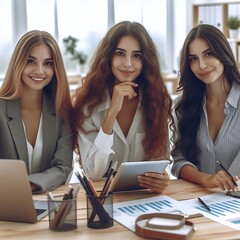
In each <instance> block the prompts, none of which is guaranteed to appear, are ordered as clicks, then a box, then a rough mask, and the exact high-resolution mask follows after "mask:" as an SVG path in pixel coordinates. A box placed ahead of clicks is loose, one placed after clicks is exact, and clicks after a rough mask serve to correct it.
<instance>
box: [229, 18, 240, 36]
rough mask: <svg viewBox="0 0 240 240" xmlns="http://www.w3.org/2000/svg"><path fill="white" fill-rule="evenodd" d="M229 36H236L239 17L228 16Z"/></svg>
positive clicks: (239, 21) (239, 23) (239, 25)
mask: <svg viewBox="0 0 240 240" xmlns="http://www.w3.org/2000/svg"><path fill="white" fill-rule="evenodd" d="M227 24H228V28H229V37H230V38H238V28H239V27H240V19H239V18H238V17H237V16H235V17H229V18H228V22H227Z"/></svg>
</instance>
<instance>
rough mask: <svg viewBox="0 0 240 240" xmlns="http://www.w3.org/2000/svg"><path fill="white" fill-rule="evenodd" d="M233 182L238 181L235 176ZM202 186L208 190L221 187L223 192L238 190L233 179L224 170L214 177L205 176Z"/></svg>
mask: <svg viewBox="0 0 240 240" xmlns="http://www.w3.org/2000/svg"><path fill="white" fill-rule="evenodd" d="M233 180H234V181H238V177H237V176H234V177H233ZM202 185H203V187H207V188H213V187H219V188H221V189H222V190H233V191H235V190H236V187H235V186H234V184H233V182H232V180H231V178H230V177H229V176H228V174H227V173H226V172H225V171H224V170H221V171H219V172H217V173H216V174H214V175H205V176H204V177H203V179H202Z"/></svg>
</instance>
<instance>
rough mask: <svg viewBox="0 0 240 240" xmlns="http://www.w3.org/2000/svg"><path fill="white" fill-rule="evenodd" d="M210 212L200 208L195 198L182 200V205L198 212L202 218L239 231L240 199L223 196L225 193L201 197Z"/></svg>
mask: <svg viewBox="0 0 240 240" xmlns="http://www.w3.org/2000/svg"><path fill="white" fill-rule="evenodd" d="M201 199H202V200H203V201H204V202H205V203H206V204H207V205H208V207H209V208H210V210H211V211H208V210H207V209H206V208H205V207H204V206H202V205H201V204H200V203H199V201H198V200H197V198H195V199H190V200H184V201H182V202H183V203H184V204H186V205H188V206H191V207H193V208H195V209H196V210H198V211H200V212H201V213H202V214H203V215H204V217H207V218H210V219H212V220H213V221H216V222H219V223H221V224H224V225H226V226H229V227H232V228H234V229H236V230H240V198H234V197H230V196H227V195H225V193H213V194H210V195H206V196H203V197H201Z"/></svg>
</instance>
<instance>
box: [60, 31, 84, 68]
mask: <svg viewBox="0 0 240 240" xmlns="http://www.w3.org/2000/svg"><path fill="white" fill-rule="evenodd" d="M78 42H79V39H77V38H75V37H72V36H71V35H69V36H68V37H66V38H64V39H63V44H64V46H65V50H66V53H69V54H70V55H72V58H71V60H75V61H77V62H78V64H79V65H80V66H82V65H84V64H85V63H86V61H87V55H86V54H85V53H83V52H82V51H78V50H77V43H78Z"/></svg>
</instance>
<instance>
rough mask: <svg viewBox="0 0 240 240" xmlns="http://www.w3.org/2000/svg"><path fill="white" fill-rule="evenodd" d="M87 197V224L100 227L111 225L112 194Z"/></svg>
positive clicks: (90, 226)
mask: <svg viewBox="0 0 240 240" xmlns="http://www.w3.org/2000/svg"><path fill="white" fill-rule="evenodd" d="M86 197H87V226H88V227H89V228H95V229H102V228H109V227H112V226H113V194H112V193H109V194H108V195H107V196H103V197H100V196H98V197H96V196H92V195H86Z"/></svg>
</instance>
